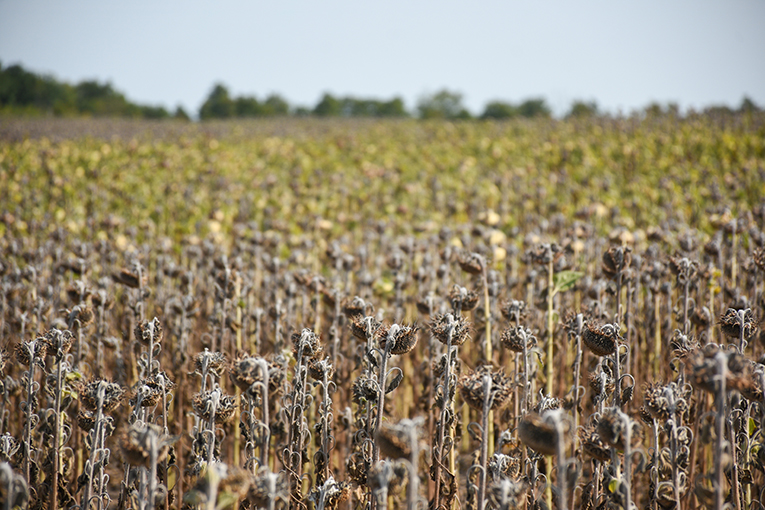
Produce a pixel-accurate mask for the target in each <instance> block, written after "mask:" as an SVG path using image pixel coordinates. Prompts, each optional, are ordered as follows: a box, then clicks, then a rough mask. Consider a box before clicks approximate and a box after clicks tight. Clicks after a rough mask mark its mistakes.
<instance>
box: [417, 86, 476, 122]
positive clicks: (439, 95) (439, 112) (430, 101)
mask: <svg viewBox="0 0 765 510" xmlns="http://www.w3.org/2000/svg"><path fill="white" fill-rule="evenodd" d="M417 111H418V112H419V113H420V117H421V118H423V119H469V118H471V115H470V112H469V111H468V110H467V109H466V108H465V107H464V106H463V105H462V94H460V93H459V92H451V91H449V90H446V89H444V90H441V91H440V92H436V93H435V94H431V95H427V96H424V97H422V98H421V99H420V101H419V102H418V103H417Z"/></svg>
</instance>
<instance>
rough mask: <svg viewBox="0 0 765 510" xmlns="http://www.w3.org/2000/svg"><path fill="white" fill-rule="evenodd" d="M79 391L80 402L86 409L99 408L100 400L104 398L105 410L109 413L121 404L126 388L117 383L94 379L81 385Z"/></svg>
mask: <svg viewBox="0 0 765 510" xmlns="http://www.w3.org/2000/svg"><path fill="white" fill-rule="evenodd" d="M78 393H79V399H80V402H82V405H83V406H85V408H86V409H89V410H91V411H95V410H97V409H98V402H99V400H101V399H103V403H102V405H103V407H102V409H103V412H105V413H108V412H111V411H114V410H115V409H117V406H119V405H120V402H121V401H122V397H123V396H124V394H125V389H124V388H123V387H122V386H120V385H119V384H117V383H113V382H110V381H105V380H103V379H94V380H91V381H88V382H87V383H84V384H82V385H80V387H79V388H78Z"/></svg>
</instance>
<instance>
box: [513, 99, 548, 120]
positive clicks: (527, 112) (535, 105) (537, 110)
mask: <svg viewBox="0 0 765 510" xmlns="http://www.w3.org/2000/svg"><path fill="white" fill-rule="evenodd" d="M518 113H519V114H520V115H521V116H522V117H527V118H532V117H549V116H550V114H551V112H550V107H548V106H547V103H546V102H545V100H544V99H543V98H541V97H540V98H532V99H527V100H526V101H524V102H522V103H521V104H520V105H518Z"/></svg>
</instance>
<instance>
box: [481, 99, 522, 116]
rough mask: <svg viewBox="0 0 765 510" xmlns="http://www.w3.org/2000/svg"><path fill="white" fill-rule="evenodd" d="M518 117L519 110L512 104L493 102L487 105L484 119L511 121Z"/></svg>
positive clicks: (483, 114)
mask: <svg viewBox="0 0 765 510" xmlns="http://www.w3.org/2000/svg"><path fill="white" fill-rule="evenodd" d="M517 116H518V108H517V107H515V106H514V105H512V104H510V103H505V102H502V101H492V102H490V103H487V104H486V107H485V108H484V110H483V113H482V114H481V118H482V119H511V118H513V117H517Z"/></svg>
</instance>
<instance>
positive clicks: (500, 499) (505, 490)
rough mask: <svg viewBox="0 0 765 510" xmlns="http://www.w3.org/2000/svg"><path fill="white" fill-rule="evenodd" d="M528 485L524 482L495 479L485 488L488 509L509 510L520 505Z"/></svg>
mask: <svg viewBox="0 0 765 510" xmlns="http://www.w3.org/2000/svg"><path fill="white" fill-rule="evenodd" d="M527 490H528V485H527V484H526V482H525V481H523V480H521V481H514V480H511V479H509V478H502V479H499V480H497V479H495V480H494V481H493V482H492V483H491V484H490V485H489V486H488V487H487V488H486V496H487V497H488V498H489V508H496V509H497V510H509V509H511V508H518V507H520V506H521V505H522V503H523V501H524V499H525V497H524V496H525V494H526V491H527Z"/></svg>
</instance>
